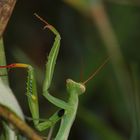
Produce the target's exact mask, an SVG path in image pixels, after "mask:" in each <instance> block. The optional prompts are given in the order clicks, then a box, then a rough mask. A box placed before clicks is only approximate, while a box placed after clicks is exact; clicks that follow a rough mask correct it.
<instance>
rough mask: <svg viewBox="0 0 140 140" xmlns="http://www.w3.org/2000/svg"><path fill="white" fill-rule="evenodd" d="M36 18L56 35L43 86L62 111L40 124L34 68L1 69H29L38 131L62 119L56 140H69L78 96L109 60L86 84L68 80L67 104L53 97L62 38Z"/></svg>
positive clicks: (30, 95)
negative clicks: (53, 79)
mask: <svg viewBox="0 0 140 140" xmlns="http://www.w3.org/2000/svg"><path fill="white" fill-rule="evenodd" d="M35 16H36V17H37V18H38V19H40V20H41V21H43V22H44V23H45V24H46V25H45V26H44V29H46V28H48V29H50V30H51V31H52V32H53V33H54V34H55V35H56V37H55V41H54V44H53V47H52V49H51V51H50V53H49V56H48V62H47V63H46V73H45V74H46V76H45V80H44V84H43V96H44V97H45V98H46V99H47V100H49V101H50V102H51V103H52V104H54V105H55V106H57V107H59V108H61V109H60V110H59V111H58V112H56V113H55V114H54V115H52V116H51V117H50V118H49V119H48V120H47V121H44V122H42V123H40V122H39V118H40V117H39V106H38V97H37V89H36V81H35V76H34V69H33V67H32V66H31V65H28V64H23V63H14V64H10V65H7V66H0V68H17V67H18V68H26V69H27V71H28V78H27V97H28V103H29V108H30V111H31V114H32V118H33V122H34V125H35V127H36V128H37V129H38V130H40V131H42V130H45V129H47V128H48V127H52V126H53V125H54V124H55V123H56V122H57V121H58V120H60V119H62V120H61V124H60V128H59V130H58V133H57V135H56V136H55V140H67V139H68V136H69V132H70V129H71V126H72V124H73V122H74V119H75V116H76V112H77V107H78V96H79V95H81V94H82V93H84V92H85V90H86V87H85V83H86V82H87V81H88V80H90V79H91V78H93V76H94V75H95V73H97V72H98V71H99V70H100V69H101V68H102V67H103V66H104V65H105V63H106V62H107V61H108V59H106V60H105V62H104V63H103V64H102V65H101V66H100V67H99V68H98V69H97V71H96V72H95V73H94V74H92V75H91V76H90V77H89V79H88V80H86V81H85V82H75V81H73V80H71V79H67V80H66V87H67V92H68V93H69V99H68V101H67V102H65V101H63V100H60V99H58V98H55V97H53V96H52V95H51V94H50V93H49V92H48V89H49V87H50V84H51V81H52V77H53V73H54V68H55V62H56V59H57V55H58V52H59V48H60V40H61V37H60V34H59V33H58V31H57V30H56V29H55V28H54V27H53V26H52V25H50V24H48V23H47V22H46V21H45V20H43V19H42V18H41V17H40V16H38V15H37V14H35Z"/></svg>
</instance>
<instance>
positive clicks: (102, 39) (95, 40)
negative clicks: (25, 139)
mask: <svg viewBox="0 0 140 140" xmlns="http://www.w3.org/2000/svg"><path fill="white" fill-rule="evenodd" d="M114 1H115V0H114ZM34 12H37V13H38V14H39V15H41V16H42V17H43V18H44V19H46V20H48V21H49V22H50V23H51V24H52V25H54V26H55V27H56V28H57V29H58V30H59V32H60V34H61V37H62V41H61V48H60V53H59V57H58V61H57V65H56V69H55V74H54V79H53V83H52V86H51V90H50V91H51V93H52V94H53V95H55V96H56V97H59V98H64V99H65V98H67V95H66V90H65V80H66V79H67V78H72V79H74V80H77V81H84V80H85V79H87V78H88V76H89V75H90V74H91V73H92V72H93V70H96V69H97V67H98V66H99V65H101V64H102V63H103V61H104V60H105V58H106V57H107V56H111V58H110V62H109V63H108V64H107V65H106V66H105V67H104V68H103V69H102V70H101V71H100V73H99V74H98V75H97V76H96V77H95V78H94V79H93V80H91V81H90V82H89V83H88V84H87V92H86V93H85V95H82V96H81V97H80V102H79V109H78V115H77V118H76V120H75V123H74V125H73V127H72V130H71V133H70V138H69V139H70V140H73V139H74V140H76V139H80V140H85V139H86V140H93V139H95V140H105V139H106V140H122V139H123V140H124V139H132V140H138V139H140V136H139V127H140V126H139V118H140V112H139V110H140V108H139V107H140V106H139V97H140V95H139V94H140V93H139V89H138V88H139V86H138V85H139V62H140V57H139V56H140V55H139V51H140V49H139V47H138V46H139V44H140V42H139V37H140V32H139V30H138V29H139V26H140V25H139V22H140V7H139V5H138V4H132V5H131V3H130V4H126V5H125V4H122V3H119V2H113V0H112V1H111V0H110V1H109V0H108V1H107V0H105V1H103V2H102V1H101V0H100V1H99V0H63V1H60V0H53V1H52V0H46V1H43V0H41V1H33V0H30V1H27V0H24V1H23V0H20V1H18V2H17V3H16V6H15V9H14V11H13V14H12V17H11V20H10V22H9V23H8V27H7V28H6V32H5V33H4V43H5V50H6V58H7V63H8V64H9V63H14V62H24V63H30V64H32V65H33V66H35V68H36V76H37V82H38V90H39V94H40V98H39V102H40V113H41V114H42V115H41V116H42V118H48V116H49V115H50V114H52V113H53V112H54V110H56V108H55V107H53V106H52V105H51V104H50V103H48V101H46V100H45V99H44V98H43V97H42V96H41V93H42V82H43V77H44V69H45V62H46V59H47V54H48V53H49V51H50V48H51V46H52V43H53V39H54V36H53V35H52V33H50V32H49V31H43V30H42V27H43V25H42V23H40V22H39V21H38V20H37V19H36V18H35V17H34V16H33V13H34ZM26 76H27V73H26V71H24V70H19V69H13V70H10V71H9V78H10V84H11V87H12V89H13V91H14V93H15V94H16V96H17V98H18V100H19V102H20V104H21V106H22V107H23V110H24V113H25V115H26V116H30V112H29V108H28V105H27V98H26V96H25V93H26ZM30 124H32V123H31V122H30Z"/></svg>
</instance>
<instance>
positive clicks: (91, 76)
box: [82, 57, 110, 85]
mask: <svg viewBox="0 0 140 140" xmlns="http://www.w3.org/2000/svg"><path fill="white" fill-rule="evenodd" d="M109 58H110V57H107V58H106V59H105V61H104V62H103V63H102V65H100V66H99V67H98V68H97V70H96V71H95V72H93V73H92V74H91V75H90V76H89V78H88V79H87V80H85V81H84V82H82V84H83V85H85V84H86V83H87V82H88V81H90V80H91V79H92V78H93V77H94V76H95V75H96V74H97V73H98V72H99V71H100V70H101V69H102V68H103V67H104V65H105V64H106V63H107V62H108V61H109Z"/></svg>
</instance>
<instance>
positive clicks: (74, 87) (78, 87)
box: [66, 79, 86, 95]
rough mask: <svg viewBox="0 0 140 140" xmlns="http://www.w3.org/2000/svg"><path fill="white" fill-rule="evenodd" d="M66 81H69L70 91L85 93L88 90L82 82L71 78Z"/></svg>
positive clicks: (68, 87) (79, 93) (68, 88)
mask: <svg viewBox="0 0 140 140" xmlns="http://www.w3.org/2000/svg"><path fill="white" fill-rule="evenodd" d="M66 83H67V90H68V91H73V92H75V93H77V94H78V95H81V94H82V93H84V92H85V91H86V87H85V85H84V84H82V83H77V82H75V81H73V80H71V79H67V80H66Z"/></svg>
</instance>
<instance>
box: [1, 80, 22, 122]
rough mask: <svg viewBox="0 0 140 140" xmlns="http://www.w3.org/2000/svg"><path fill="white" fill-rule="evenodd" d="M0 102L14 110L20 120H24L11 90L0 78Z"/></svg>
mask: <svg viewBox="0 0 140 140" xmlns="http://www.w3.org/2000/svg"><path fill="white" fill-rule="evenodd" d="M0 104H1V105H3V106H5V107H7V108H8V109H9V110H11V111H12V112H14V113H15V114H16V115H17V116H18V117H20V118H21V119H22V120H24V115H23V112H22V110H21V108H20V106H19V104H18V102H17V100H16V98H15V96H14V94H13V93H12V90H11V89H10V88H9V87H8V86H6V85H4V83H3V82H2V80H1V78H0Z"/></svg>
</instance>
